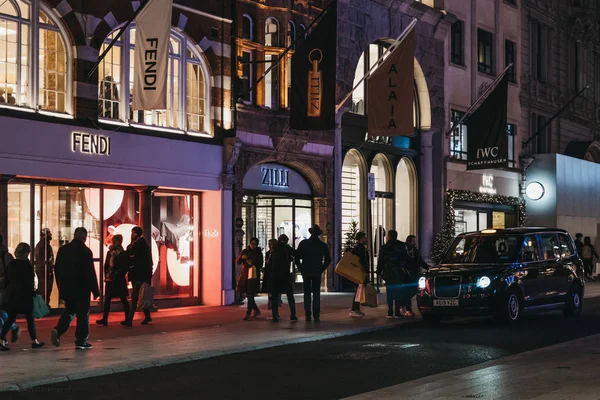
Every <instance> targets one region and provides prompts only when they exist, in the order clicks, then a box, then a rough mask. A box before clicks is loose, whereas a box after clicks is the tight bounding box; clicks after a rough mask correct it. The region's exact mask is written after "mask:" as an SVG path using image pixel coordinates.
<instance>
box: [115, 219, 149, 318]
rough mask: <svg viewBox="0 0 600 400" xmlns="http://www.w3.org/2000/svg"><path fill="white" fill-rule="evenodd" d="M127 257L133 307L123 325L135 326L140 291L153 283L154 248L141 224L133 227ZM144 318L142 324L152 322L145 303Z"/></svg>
mask: <svg viewBox="0 0 600 400" xmlns="http://www.w3.org/2000/svg"><path fill="white" fill-rule="evenodd" d="M127 257H128V264H129V272H128V277H129V282H131V286H132V288H133V289H132V291H131V308H130V309H129V317H128V318H127V320H125V321H123V322H121V325H124V326H128V327H131V326H133V317H134V316H135V311H136V309H137V306H138V301H139V299H140V292H141V289H142V286H144V284H146V285H151V284H152V265H153V264H154V263H153V262H152V250H151V249H150V245H149V244H148V242H147V241H146V238H145V237H144V231H143V230H142V228H140V227H139V226H134V227H133V228H132V229H131V243H130V244H129V246H127ZM142 310H143V311H144V320H143V321H142V325H148V323H150V322H152V316H151V315H150V309H149V308H148V307H147V305H144V307H143V309H142Z"/></svg>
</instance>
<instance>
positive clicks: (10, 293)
mask: <svg viewBox="0 0 600 400" xmlns="http://www.w3.org/2000/svg"><path fill="white" fill-rule="evenodd" d="M30 253H31V246H29V245H28V244H27V243H19V245H18V246H17V249H16V250H15V256H16V259H14V260H12V261H11V262H10V263H9V264H8V267H7V271H6V276H5V283H6V295H7V299H6V300H5V304H4V305H3V307H4V308H5V310H6V312H7V313H8V319H7V320H6V321H5V323H4V326H2V330H1V331H0V351H7V350H10V348H9V347H8V343H7V341H6V335H7V334H8V331H9V330H10V328H11V327H12V325H13V323H14V322H15V320H16V319H17V315H18V314H24V315H25V319H26V320H27V330H28V331H29V337H30V338H31V348H32V349H38V348H40V347H42V346H43V345H44V342H40V341H38V340H37V332H36V329H35V321H34V320H33V298H34V296H35V283H34V281H35V272H34V270H33V265H32V264H31V262H30V261H29V254H30Z"/></svg>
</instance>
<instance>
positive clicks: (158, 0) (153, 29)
mask: <svg viewBox="0 0 600 400" xmlns="http://www.w3.org/2000/svg"><path fill="white" fill-rule="evenodd" d="M172 6H173V0H150V1H149V2H148V4H146V6H145V7H144V9H143V10H142V11H141V12H140V14H139V15H138V16H137V17H136V19H135V23H136V25H135V61H134V79H133V92H132V93H131V95H132V96H133V105H132V106H133V109H134V110H166V109H167V88H168V86H167V85H168V83H169V79H168V62H169V37H170V35H171V9H172Z"/></svg>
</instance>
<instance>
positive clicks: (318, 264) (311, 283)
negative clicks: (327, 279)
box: [296, 225, 331, 322]
mask: <svg viewBox="0 0 600 400" xmlns="http://www.w3.org/2000/svg"><path fill="white" fill-rule="evenodd" d="M308 232H309V233H310V238H308V239H305V240H303V241H301V242H300V244H299V245H298V250H296V264H297V266H298V270H299V271H300V273H301V274H302V280H303V282H304V312H305V313H306V320H307V321H310V319H311V316H314V318H315V322H319V321H320V314H321V275H323V272H325V271H326V270H327V267H329V264H331V256H330V255H329V247H327V244H325V243H323V242H322V241H321V239H319V236H321V235H322V234H323V231H322V230H321V228H320V227H319V225H314V226H313V227H312V228H310V229H309V230H308ZM311 296H312V310H311Z"/></svg>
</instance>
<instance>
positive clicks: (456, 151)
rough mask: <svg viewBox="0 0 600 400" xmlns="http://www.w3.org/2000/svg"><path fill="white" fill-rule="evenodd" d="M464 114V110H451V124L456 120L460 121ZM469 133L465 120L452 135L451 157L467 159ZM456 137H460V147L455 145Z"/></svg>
mask: <svg viewBox="0 0 600 400" xmlns="http://www.w3.org/2000/svg"><path fill="white" fill-rule="evenodd" d="M464 115H465V113H464V112H463V111H460V110H455V109H452V110H450V124H451V125H453V124H454V123H455V122H458V121H459V120H460V119H461V118H462V117H463V116H464ZM467 133H468V132H467V124H465V121H463V122H462V123H461V124H459V125H457V126H456V127H455V128H454V130H453V131H452V133H451V136H450V157H452V158H454V159H456V160H463V161H466V160H467V140H468V136H467ZM455 138H458V143H459V145H458V146H459V147H455V146H454V140H455Z"/></svg>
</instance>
